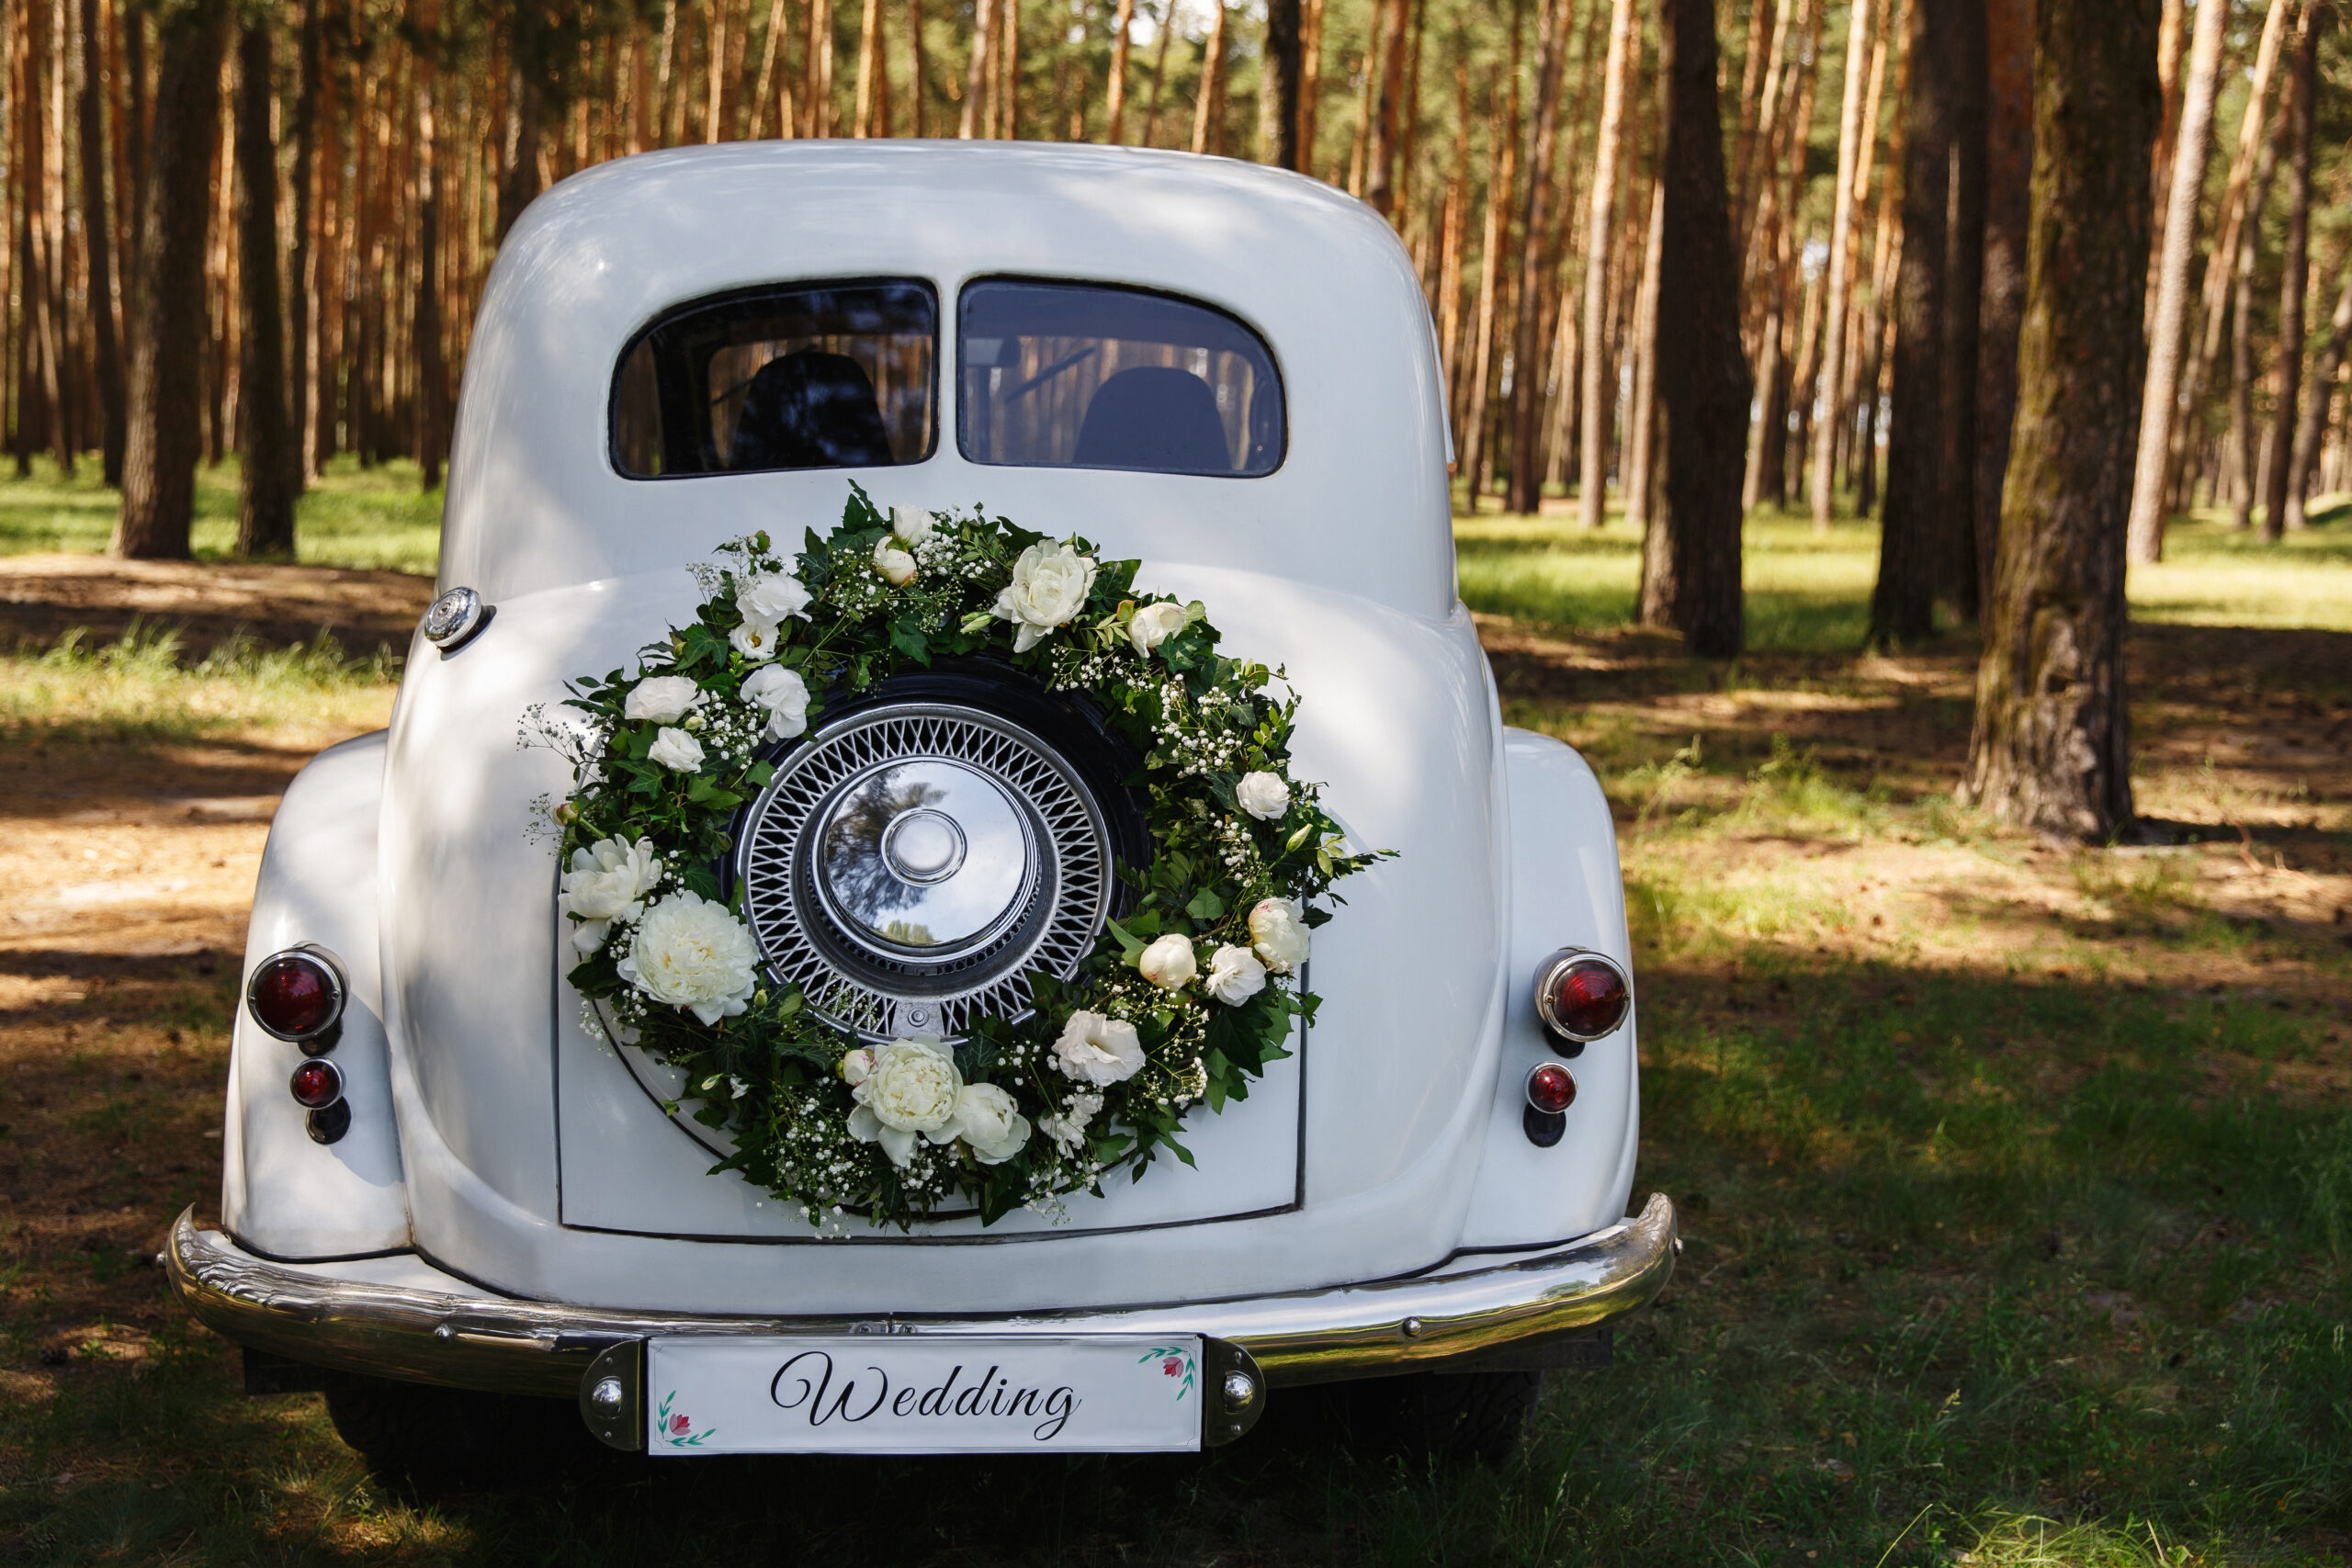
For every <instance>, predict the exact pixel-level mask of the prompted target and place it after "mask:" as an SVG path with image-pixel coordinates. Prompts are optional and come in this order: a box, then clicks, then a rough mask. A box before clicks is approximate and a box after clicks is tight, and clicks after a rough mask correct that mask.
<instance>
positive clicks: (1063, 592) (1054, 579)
mask: <svg viewBox="0 0 2352 1568" xmlns="http://www.w3.org/2000/svg"><path fill="white" fill-rule="evenodd" d="M1091 592H1094V558H1093V557H1092V556H1082V555H1080V554H1079V553H1078V552H1077V551H1076V550H1073V549H1071V548H1070V547H1069V546H1068V545H1065V544H1061V543H1059V542H1058V541H1056V540H1053V539H1047V540H1046V541H1045V542H1044V543H1042V544H1035V545H1032V546H1030V547H1028V548H1027V549H1025V550H1023V551H1022V552H1021V558H1020V559H1019V560H1016V561H1014V562H1013V563H1012V581H1011V582H1008V583H1006V584H1005V585H1004V589H1003V591H1002V592H1000V593H998V594H997V596H996V617H997V619H998V620H1001V621H1011V622H1012V623H1013V624H1014V625H1015V626H1019V627H1020V628H1021V629H1020V631H1019V632H1018V633H1017V634H1016V635H1015V636H1014V637H1013V639H1012V651H1013V652H1015V653H1026V652H1028V651H1029V650H1030V649H1032V648H1034V647H1035V646H1036V644H1037V639H1038V638H1040V637H1044V636H1045V635H1046V633H1047V632H1049V631H1052V630H1053V629H1054V628H1055V627H1056V626H1068V625H1069V623H1070V620H1071V618H1072V617H1073V616H1075V615H1077V614H1078V613H1079V611H1080V610H1082V609H1084V608H1085V607H1086V596H1087V595H1088V594H1089V593H1091Z"/></svg>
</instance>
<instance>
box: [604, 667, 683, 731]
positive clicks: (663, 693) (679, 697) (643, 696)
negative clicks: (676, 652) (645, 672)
mask: <svg viewBox="0 0 2352 1568" xmlns="http://www.w3.org/2000/svg"><path fill="white" fill-rule="evenodd" d="M700 701H702V688H701V687H700V686H697V685H695V683H694V682H692V681H690V680H688V679H687V678H686V677H685V676H684V675H656V676H654V677H653V678H652V679H651V680H650V681H639V682H638V683H637V684H636V685H635V686H633V687H631V688H630V689H629V694H628V702H626V703H624V704H622V705H621V715H622V716H623V717H625V718H650V719H651V720H652V721H653V722H654V723H656V724H675V723H677V722H678V720H680V719H682V718H684V717H685V716H686V711H687V710H688V709H689V708H691V707H693V706H694V705H695V704H696V703H698V702H700Z"/></svg>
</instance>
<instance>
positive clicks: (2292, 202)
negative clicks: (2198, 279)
mask: <svg viewBox="0 0 2352 1568" xmlns="http://www.w3.org/2000/svg"><path fill="white" fill-rule="evenodd" d="M2318 89H2319V18H2318V17H2315V16H2314V15H2313V14H2312V6H2309V5H2306V6H2304V7H2303V13H2302V16H2301V17H2300V18H2299V19H2298V20H2297V23H2296V35H2295V57H2294V73H2293V75H2292V76H2291V77H2290V79H2289V81H2288V83H2287V87H2286V91H2287V97H2288V101H2289V102H2290V103H2291V104H2292V105H2293V106H2294V107H2293V109H2292V111H2291V117H2290V120H2289V122H2288V136H2289V139H2290V142H2289V145H2290V152H2289V156H2288V162H2287V254H2286V262H2285V265H2283V266H2281V267H2280V268H2279V276H2278V402H2277V404H2276V407H2275V409H2274V411H2273V412H2272V414H2271V416H2270V453H2269V461H2268V463H2267V465H2266V466H2265V468H2264V471H2263V495H2262V536H2263V537H2264V538H2266V539H2267V540H2269V541H2271V542H2272V543H2273V544H2276V543H2277V542H2278V539H2279V538H2280V537H2281V536H2283V534H2284V533H2285V530H2286V525H2287V481H2288V474H2289V470H2290V469H2291V468H2293V467H2294V446H2295V427H2296V426H2297V425H2298V424H2300V423H2301V419H2300V418H2299V414H2300V412H2301V403H2302V375H2303V291H2304V290H2305V289H2306V288H2309V287H2310V285H2311V234H2312V118H2313V114H2312V100H2313V98H2314V97H2315V96H2316V95H2317V93H2318Z"/></svg>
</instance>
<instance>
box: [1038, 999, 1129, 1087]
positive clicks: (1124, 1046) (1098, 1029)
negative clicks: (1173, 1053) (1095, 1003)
mask: <svg viewBox="0 0 2352 1568" xmlns="http://www.w3.org/2000/svg"><path fill="white" fill-rule="evenodd" d="M1054 1066H1057V1067H1059V1068H1060V1069H1061V1070H1062V1071H1063V1072H1064V1073H1066V1074H1068V1075H1069V1077H1074V1078H1077V1079H1079V1080H1080V1082H1082V1083H1091V1084H1092V1085H1094V1086H1095V1087H1096V1088H1098V1089H1100V1088H1102V1087H1103V1086H1104V1085H1106V1084H1114V1083H1122V1082H1125V1080H1126V1079H1128V1078H1131V1077H1135V1076H1136V1074H1137V1073H1139V1072H1141V1071H1142V1070H1143V1042H1142V1041H1140V1040H1138V1039H1136V1026H1135V1025H1134V1024H1132V1023H1129V1022H1128V1021H1126V1020H1125V1019H1124V1018H1105V1017H1104V1016H1103V1014H1101V1013H1099V1012H1074V1013H1072V1014H1070V1015H1069V1022H1068V1023H1065V1024H1063V1025H1062V1032H1061V1038H1060V1039H1058V1040H1057V1041H1055V1042H1054Z"/></svg>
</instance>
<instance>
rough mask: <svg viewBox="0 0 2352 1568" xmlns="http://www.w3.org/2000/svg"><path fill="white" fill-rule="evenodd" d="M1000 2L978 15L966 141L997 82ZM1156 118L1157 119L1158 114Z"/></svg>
mask: <svg viewBox="0 0 2352 1568" xmlns="http://www.w3.org/2000/svg"><path fill="white" fill-rule="evenodd" d="M820 3H821V0H820ZM1000 3H1001V0H978V7H979V8H978V11H977V12H976V13H975V20H974V21H973V24H972V59H971V62H970V64H969V66H968V67H967V70H966V71H965V73H964V117H963V119H962V120H961V122H960V123H958V124H957V126H956V135H957V136H958V137H960V138H962V139H963V140H964V141H971V140H972V138H973V137H975V136H978V134H979V133H980V110H981V103H980V100H981V99H982V98H984V97H986V96H988V88H989V83H990V82H991V81H992V80H994V75H995V73H993V72H992V71H990V69H989V66H990V65H991V64H992V63H993V62H994V51H993V49H992V48H991V45H992V44H993V43H994V41H995V39H996V8H997V6H998V5H999V4H1000ZM1165 3H1166V4H1168V5H1169V6H1170V9H1173V8H1174V0H1165ZM1167 41H1168V40H1167V36H1166V32H1165V29H1164V27H1163V30H1162V33H1161V37H1160V44H1161V48H1160V57H1161V59H1162V60H1165V59H1166V58H1167V54H1168V51H1167V47H1166V45H1167ZM1152 94H1153V105H1154V107H1155V109H1157V107H1158V102H1159V88H1158V87H1157V86H1156V85H1155V86H1154V87H1153V89H1152ZM1154 118H1157V115H1156V114H1155V117H1154ZM1147 145H1148V139H1147Z"/></svg>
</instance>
